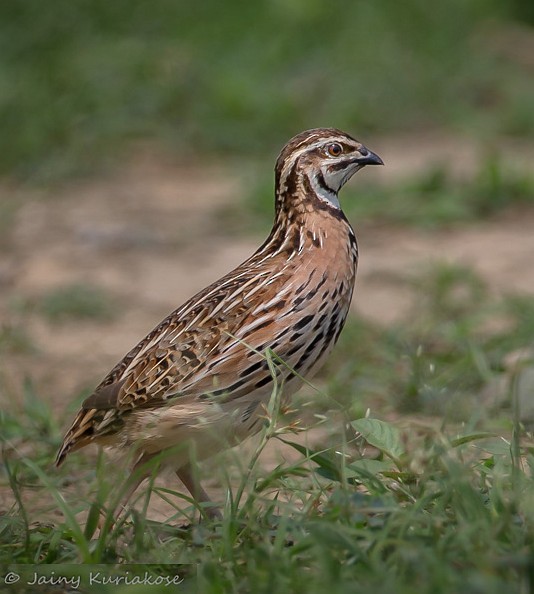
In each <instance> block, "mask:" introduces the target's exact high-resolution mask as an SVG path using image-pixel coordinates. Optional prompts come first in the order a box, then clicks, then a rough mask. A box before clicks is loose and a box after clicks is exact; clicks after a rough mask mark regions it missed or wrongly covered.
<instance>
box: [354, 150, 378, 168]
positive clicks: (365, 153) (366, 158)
mask: <svg viewBox="0 0 534 594" xmlns="http://www.w3.org/2000/svg"><path fill="white" fill-rule="evenodd" d="M360 153H362V156H361V157H358V158H357V159H356V163H358V164H359V165H383V164H384V161H382V159H381V158H380V157H379V156H378V155H377V154H376V153H373V152H372V151H370V150H369V149H367V148H365V147H362V148H361V149H360Z"/></svg>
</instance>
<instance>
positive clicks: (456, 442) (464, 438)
mask: <svg viewBox="0 0 534 594" xmlns="http://www.w3.org/2000/svg"><path fill="white" fill-rule="evenodd" d="M489 437H496V435H495V433H488V432H487V431H483V432H479V433H469V434H468V435H461V436H460V437H457V438H456V439H453V440H452V441H451V446H452V447H453V448H456V447H458V446H461V445H464V444H465V443H470V442H472V441H479V440H480V439H488V438H489ZM508 449H510V446H508Z"/></svg>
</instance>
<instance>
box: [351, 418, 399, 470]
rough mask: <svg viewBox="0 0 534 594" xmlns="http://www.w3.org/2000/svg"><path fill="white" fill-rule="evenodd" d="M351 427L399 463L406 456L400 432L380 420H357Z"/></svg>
mask: <svg viewBox="0 0 534 594" xmlns="http://www.w3.org/2000/svg"><path fill="white" fill-rule="evenodd" d="M351 425H352V426H353V427H354V429H355V430H356V431H358V432H359V433H361V435H362V437H363V438H364V439H365V440H366V441H367V442H369V443H370V444H371V445H372V446H374V447H375V448H378V449H379V450H380V451H382V452H384V454H386V456H389V457H390V458H391V459H392V460H394V461H397V460H398V458H399V457H400V456H402V454H404V447H403V445H402V442H401V438H400V431H399V430H398V429H397V428H396V427H394V426H393V425H390V424H389V423H385V422H384V421H380V420H379V419H357V420H356V421H353V422H352V423H351Z"/></svg>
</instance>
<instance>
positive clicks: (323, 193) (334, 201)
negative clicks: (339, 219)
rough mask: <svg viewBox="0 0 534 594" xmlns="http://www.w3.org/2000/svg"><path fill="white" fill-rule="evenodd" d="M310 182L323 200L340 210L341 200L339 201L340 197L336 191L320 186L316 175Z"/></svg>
mask: <svg viewBox="0 0 534 594" xmlns="http://www.w3.org/2000/svg"><path fill="white" fill-rule="evenodd" d="M310 182H311V185H312V188H313V189H314V191H315V193H316V194H317V196H318V197H319V198H320V199H321V200H324V201H325V202H328V203H329V204H331V205H332V206H335V207H336V208H340V204H339V200H338V197H337V194H336V192H335V191H331V190H328V189H327V188H324V187H322V186H320V185H319V183H318V182H317V176H315V175H314V176H312V178H311V180H310Z"/></svg>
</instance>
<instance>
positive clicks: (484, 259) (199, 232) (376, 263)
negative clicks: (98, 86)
mask: <svg viewBox="0 0 534 594" xmlns="http://www.w3.org/2000/svg"><path fill="white" fill-rule="evenodd" d="M379 144H380V143H379ZM382 145H383V146H377V147H376V150H377V151H378V152H380V154H382V155H384V159H385V161H386V162H387V163H388V164H391V165H389V166H388V167H387V168H384V169H383V170H381V171H380V172H379V174H378V175H380V176H381V177H382V178H383V179H384V181H385V182H389V181H390V180H396V179H398V177H399V176H403V175H408V174H409V173H413V172H414V171H415V170H417V169H423V168H424V167H426V166H427V165H428V164H429V163H432V162H443V161H444V160H449V159H451V160H452V161H454V162H457V163H458V164H459V168H460V169H462V168H467V169H468V168H469V167H470V166H472V164H473V163H474V161H475V152H476V151H475V148H474V147H472V146H469V145H464V144H462V146H461V147H458V145H457V144H456V143H454V142H450V141H443V139H437V140H434V139H427V141H426V146H425V149H424V150H422V149H421V143H420V142H419V143H414V142H413V139H412V140H411V141H410V142H408V141H407V140H403V139H395V140H392V141H384V142H383V143H382ZM379 149H380V150H379ZM525 165H527V162H526V160H525ZM373 173H374V174H376V172H373ZM368 174H369V173H368V172H367V171H364V172H362V173H360V174H359V175H368ZM242 183H243V182H242V181H241V180H240V179H239V178H238V177H232V176H231V175H229V173H228V171H226V170H225V169H223V168H221V167H213V168H211V169H209V170H207V171H206V170H205V169H200V168H199V167H198V166H191V167H184V166H181V167H177V166H176V165H175V164H173V163H172V162H170V161H169V160H168V159H167V160H166V159H164V158H159V157H156V156H154V155H151V156H146V155H145V156H141V157H139V158H138V159H136V160H135V161H133V162H131V163H130V164H129V165H128V166H125V168H124V169H123V170H121V171H118V172H116V173H115V174H113V175H112V176H107V177H104V178H101V179H93V180H86V181H79V182H77V183H73V184H69V185H68V186H65V187H63V188H61V189H60V190H54V191H53V192H48V191H41V192H37V191H30V190H20V189H19V190H16V192H15V195H16V197H17V200H19V201H20V205H19V206H18V208H17V209H16V213H15V215H14V218H13V220H12V222H11V224H10V225H9V228H8V229H6V231H5V232H4V237H3V238H2V243H1V244H0V250H1V257H0V320H1V321H2V324H3V325H4V326H6V327H7V326H9V327H16V328H19V329H22V330H23V332H24V333H25V334H26V335H27V336H28V337H29V338H30V340H31V343H32V345H33V346H34V347H35V349H34V351H33V352H32V354H31V355H30V354H28V353H17V352H10V351H6V352H5V353H2V360H1V362H0V373H1V374H2V379H3V380H5V381H4V382H3V383H4V385H5V386H7V389H6V391H5V393H4V394H0V400H1V405H2V408H4V407H8V408H10V409H13V407H15V409H16V407H17V402H16V401H17V400H20V399H21V398H22V387H21V386H22V383H23V379H24V377H25V376H29V377H31V379H32V381H33V384H34V385H35V386H36V387H37V391H38V394H39V396H40V397H42V398H43V399H45V400H46V401H48V402H50V403H52V404H53V407H54V410H56V411H57V415H58V417H59V418H61V419H64V418H65V413H64V411H65V409H66V407H67V406H68V405H69V403H70V402H71V401H72V399H73V398H74V397H76V396H77V395H78V394H79V393H80V391H81V390H83V389H87V388H89V387H91V386H92V385H94V384H95V383H96V382H97V381H98V380H99V379H100V378H101V376H103V375H104V373H106V372H107V371H108V370H109V369H110V368H111V367H112V365H114V364H115V362H116V361H117V360H118V359H119V358H120V357H121V356H122V355H123V354H124V353H125V352H127V351H128V350H129V349H130V348H131V347H132V346H133V345H134V344H135V343H136V342H137V341H138V340H139V339H140V338H142V337H143V336H144V335H145V333H147V332H148V331H149V330H151V329H152V328H153V327H154V326H155V325H156V323H158V322H159V321H160V320H161V319H162V318H163V317H164V316H165V315H167V314H168V313H169V312H170V311H171V310H173V309H174V308H176V307H177V306H178V305H180V304H181V303H182V302H183V301H184V300H185V299H186V298H188V297H190V296H191V295H192V294H194V293H195V292H196V291H197V290H199V289H202V288H203V287H204V286H205V285H206V284H208V283H210V282H212V281H214V280H216V279H217V278H218V277H219V276H221V275H222V274H224V273H226V272H227V271H229V270H230V269H231V268H232V267H234V266H235V265H237V264H238V263H239V262H240V261H242V260H243V259H244V258H246V257H247V256H248V255H250V254H251V253H252V252H253V251H254V249H255V248H256V247H257V246H258V245H259V241H260V240H261V239H262V238H260V237H254V238H253V237H250V236H248V235H246V234H243V235H241V236H232V235H230V234H228V233H227V232H225V230H224V228H222V229H221V228H220V225H219V221H220V219H221V213H224V212H225V209H227V208H228V207H229V206H234V207H235V205H236V203H238V202H239V200H240V199H241V196H242V194H243V187H242ZM351 183H352V184H357V183H358V180H357V179H355V180H353V181H352V182H351ZM0 191H1V194H0V199H1V195H2V194H3V195H4V196H8V195H10V196H11V198H10V199H11V200H12V195H13V191H12V190H10V189H8V188H4V189H0ZM362 199H364V197H362ZM234 212H238V210H234ZM353 224H354V226H355V228H356V230H357V231H358V229H359V233H358V235H359V241H360V248H361V264H360V269H359V277H358V284H357V292H356V296H355V299H354V305H353V307H354V311H355V312H357V313H358V314H360V315H362V316H366V317H369V318H372V319H374V320H376V321H378V322H380V323H384V324H387V323H390V322H392V321H394V320H395V319H397V318H398V317H399V316H402V315H403V313H404V312H405V311H406V309H407V308H408V307H410V306H411V305H412V304H413V303H414V300H416V299H417V295H414V294H413V293H412V292H411V290H410V289H409V288H407V285H406V284H403V283H402V282H399V280H400V281H402V279H403V278H405V277H406V276H407V275H410V274H413V273H416V272H417V271H420V270H421V269H422V268H423V267H426V266H428V265H429V264H431V263H432V262H435V261H447V262H451V263H460V264H462V265H467V266H472V267H473V268H474V269H475V271H477V272H478V273H479V274H480V275H481V276H482V278H484V279H485V280H486V281H487V283H488V285H489V286H490V288H491V289H492V290H493V291H495V292H496V293H499V292H505V293H509V292H519V293H534V265H533V257H534V212H521V213H517V214H516V215H510V214H507V215H503V216H502V217H499V220H493V221H491V222H480V223H478V224H474V225H469V226H465V227H460V228H454V229H451V230H442V231H438V232H436V231H433V232H432V233H428V232H423V231H418V230H414V229H407V228H391V227H367V226H364V227H363V228H359V226H358V221H353ZM237 226H238V225H237ZM73 284H80V285H84V286H95V287H98V288H101V289H103V290H104V291H105V292H106V293H107V294H109V295H110V297H111V298H112V300H113V302H114V303H115V304H117V306H118V311H117V313H116V315H115V316H113V317H112V318H111V319H109V320H100V321H94V320H70V321H69V320H65V321H62V322H57V321H56V322H54V321H51V320H49V319H47V318H46V317H45V316H43V315H41V314H39V312H38V311H37V310H32V309H31V308H30V309H28V308H24V307H23V308H20V307H17V304H20V303H38V302H39V300H40V299H42V297H43V296H44V295H46V294H48V293H49V292H50V291H52V290H54V289H57V288H60V287H64V286H67V285H73ZM310 437H312V436H310ZM280 455H285V456H290V455H291V454H289V453H287V452H285V453H284V452H280V451H276V452H275V451H273V449H270V450H269V451H267V452H266V453H265V456H264V464H266V465H271V464H273V463H274V462H273V461H274V460H275V459H277V458H278V457H279V456H280ZM4 494H6V493H5V492H4ZM6 496H7V495H6ZM162 510H163V512H164V508H162ZM158 511H161V510H160V508H159V507H158Z"/></svg>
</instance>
